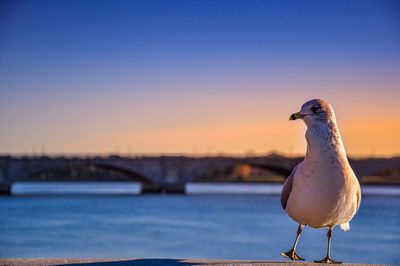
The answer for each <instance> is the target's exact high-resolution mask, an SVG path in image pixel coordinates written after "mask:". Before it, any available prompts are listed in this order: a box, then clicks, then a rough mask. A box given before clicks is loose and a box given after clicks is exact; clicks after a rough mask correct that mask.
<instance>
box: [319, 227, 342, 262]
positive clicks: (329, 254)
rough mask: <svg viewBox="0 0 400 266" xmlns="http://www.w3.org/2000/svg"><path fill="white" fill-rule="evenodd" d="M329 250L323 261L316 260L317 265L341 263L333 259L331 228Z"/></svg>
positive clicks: (330, 228) (330, 231) (330, 229)
mask: <svg viewBox="0 0 400 266" xmlns="http://www.w3.org/2000/svg"><path fill="white" fill-rule="evenodd" d="M327 236H328V250H327V252H326V257H325V258H323V259H322V260H316V261H315V262H317V263H333V264H340V263H342V262H341V261H336V260H333V259H332V258H331V239H332V227H329V230H328V234H327Z"/></svg>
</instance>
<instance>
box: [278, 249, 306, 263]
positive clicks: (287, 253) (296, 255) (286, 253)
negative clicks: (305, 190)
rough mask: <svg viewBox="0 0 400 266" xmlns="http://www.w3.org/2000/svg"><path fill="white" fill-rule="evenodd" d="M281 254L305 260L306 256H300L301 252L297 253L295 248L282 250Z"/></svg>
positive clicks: (293, 258)
mask: <svg viewBox="0 0 400 266" xmlns="http://www.w3.org/2000/svg"><path fill="white" fill-rule="evenodd" d="M281 256H283V257H287V258H289V259H291V260H304V258H302V257H300V256H299V254H297V252H296V250H295V249H291V250H289V251H288V252H282V253H281Z"/></svg>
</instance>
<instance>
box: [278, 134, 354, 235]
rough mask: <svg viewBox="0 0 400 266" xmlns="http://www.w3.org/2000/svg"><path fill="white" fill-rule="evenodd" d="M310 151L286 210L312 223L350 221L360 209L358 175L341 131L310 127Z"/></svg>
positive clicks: (291, 215) (296, 175)
mask: <svg viewBox="0 0 400 266" xmlns="http://www.w3.org/2000/svg"><path fill="white" fill-rule="evenodd" d="M306 138H307V143H308V146H307V154H306V157H305V159H304V161H303V162H302V163H301V165H299V167H298V168H297V170H296V173H294V177H293V186H292V191H291V193H290V196H289V199H288V203H287V208H286V211H287V213H288V214H289V216H290V217H292V218H293V219H294V220H296V221H297V222H299V223H301V224H307V225H310V226H312V227H316V228H319V227H325V226H334V225H338V224H342V223H346V222H348V221H349V220H351V218H352V217H353V216H354V214H355V212H356V210H357V189H358V188H359V187H357V186H355V185H354V184H355V182H357V184H358V181H357V178H356V176H355V175H354V173H353V171H352V169H351V167H350V165H349V163H348V160H347V157H346V153H345V151H344V148H343V144H342V141H341V139H340V135H339V134H338V132H337V134H335V132H332V130H331V129H329V128H320V127H319V128H310V129H308V130H307V133H306Z"/></svg>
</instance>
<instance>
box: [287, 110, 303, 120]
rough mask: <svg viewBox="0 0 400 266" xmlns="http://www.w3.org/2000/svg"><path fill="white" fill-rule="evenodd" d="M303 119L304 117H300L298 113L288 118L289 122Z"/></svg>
mask: <svg viewBox="0 0 400 266" xmlns="http://www.w3.org/2000/svg"><path fill="white" fill-rule="evenodd" d="M303 117H304V115H302V114H300V112H298V113H294V114H292V115H291V116H290V117H289V120H296V119H299V118H303Z"/></svg>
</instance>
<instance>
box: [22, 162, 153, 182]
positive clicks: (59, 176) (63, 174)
mask: <svg viewBox="0 0 400 266" xmlns="http://www.w3.org/2000/svg"><path fill="white" fill-rule="evenodd" d="M75 179H76V180H79V181H136V182H140V183H141V184H142V185H143V186H144V187H151V186H156V184H155V183H154V182H153V181H152V180H151V178H149V177H147V176H145V175H143V174H142V173H139V172H138V171H134V170H131V169H126V168H123V167H119V166H115V165H111V164H107V163H101V162H85V163H82V162H77V163H74V162H67V163H65V164H61V165H50V166H45V167H38V168H35V169H32V170H31V171H29V172H27V173H25V174H24V175H23V176H21V177H20V178H18V180H16V181H25V180H29V181H32V180H36V181H46V180H48V181H73V180H75Z"/></svg>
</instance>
